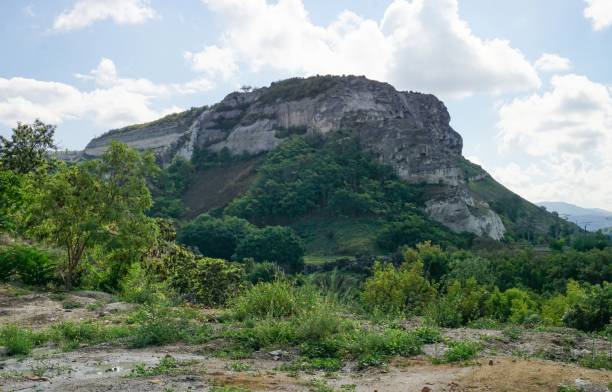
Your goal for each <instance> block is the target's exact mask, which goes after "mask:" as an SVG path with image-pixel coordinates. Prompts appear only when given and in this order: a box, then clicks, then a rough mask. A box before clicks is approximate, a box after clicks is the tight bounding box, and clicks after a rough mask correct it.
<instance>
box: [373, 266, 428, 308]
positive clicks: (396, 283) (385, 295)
mask: <svg viewBox="0 0 612 392" xmlns="http://www.w3.org/2000/svg"><path fill="white" fill-rule="evenodd" d="M435 294H436V290H435V288H434V287H432V286H431V285H430V283H429V282H428V281H427V279H425V277H424V276H423V262H422V261H421V260H420V259H419V258H418V257H417V258H414V259H413V258H412V255H408V257H407V260H406V261H405V262H404V263H403V264H402V265H401V267H400V268H395V267H394V266H393V265H392V264H385V265H382V264H381V263H379V262H376V263H375V264H374V270H373V275H372V276H371V277H370V278H368V279H367V280H366V282H365V284H364V288H363V292H362V299H363V302H364V304H365V305H366V306H367V307H368V308H370V309H371V310H376V311H382V312H387V313H399V312H413V313H414V312H419V311H421V310H422V309H424V308H425V306H427V304H429V303H430V302H431V301H432V300H433V299H434V297H435Z"/></svg>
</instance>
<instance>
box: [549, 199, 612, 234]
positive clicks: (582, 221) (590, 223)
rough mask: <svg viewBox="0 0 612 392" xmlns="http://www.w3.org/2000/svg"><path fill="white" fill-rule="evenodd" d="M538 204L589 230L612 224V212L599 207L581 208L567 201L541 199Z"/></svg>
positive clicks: (603, 227) (604, 227)
mask: <svg viewBox="0 0 612 392" xmlns="http://www.w3.org/2000/svg"><path fill="white" fill-rule="evenodd" d="M538 205H540V206H543V207H546V209H547V210H549V211H554V212H556V213H558V214H559V215H560V216H561V217H563V218H565V219H567V220H569V221H570V222H574V223H575V224H577V225H578V226H580V227H582V228H586V230H589V231H597V230H600V229H606V228H610V227H611V226H612V212H610V211H606V210H602V209H600V208H582V207H579V206H576V205H573V204H569V203H564V202H552V201H543V202H540V203H538Z"/></svg>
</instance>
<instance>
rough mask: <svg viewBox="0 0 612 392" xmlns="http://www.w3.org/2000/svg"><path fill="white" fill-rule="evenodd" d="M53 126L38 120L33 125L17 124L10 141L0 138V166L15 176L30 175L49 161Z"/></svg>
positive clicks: (53, 132)
mask: <svg viewBox="0 0 612 392" xmlns="http://www.w3.org/2000/svg"><path fill="white" fill-rule="evenodd" d="M54 134H55V126H54V125H48V124H45V123H43V122H42V121H40V120H36V121H34V123H33V124H23V123H20V122H19V123H17V128H13V134H12V135H11V138H10V139H7V138H5V137H3V136H0V166H1V167H2V168H3V169H5V170H12V171H13V172H14V173H17V174H25V173H30V172H32V171H33V170H34V169H36V168H37V167H39V166H41V165H43V164H45V163H46V162H48V161H49V159H50V156H49V152H50V150H54V149H56V146H55V144H54V142H53V135H54Z"/></svg>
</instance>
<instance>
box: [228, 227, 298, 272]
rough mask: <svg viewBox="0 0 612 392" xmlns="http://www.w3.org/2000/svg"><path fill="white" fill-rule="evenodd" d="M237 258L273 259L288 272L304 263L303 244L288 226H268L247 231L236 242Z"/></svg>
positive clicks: (295, 269)
mask: <svg viewBox="0 0 612 392" xmlns="http://www.w3.org/2000/svg"><path fill="white" fill-rule="evenodd" d="M236 257H237V258H238V259H239V260H242V259H246V258H253V259H255V261H258V262H262V261H274V262H276V263H278V264H279V265H280V266H281V267H283V268H284V269H285V270H287V271H288V272H296V271H299V270H301V269H302V267H303V265H304V260H303V257H304V245H303V244H302V240H301V239H300V237H298V236H297V234H295V232H294V231H293V230H291V229H290V228H288V227H281V226H269V227H265V228H263V229H260V230H254V231H249V232H248V233H247V235H246V236H245V237H244V239H242V240H241V241H240V242H239V243H238V247H237V248H236Z"/></svg>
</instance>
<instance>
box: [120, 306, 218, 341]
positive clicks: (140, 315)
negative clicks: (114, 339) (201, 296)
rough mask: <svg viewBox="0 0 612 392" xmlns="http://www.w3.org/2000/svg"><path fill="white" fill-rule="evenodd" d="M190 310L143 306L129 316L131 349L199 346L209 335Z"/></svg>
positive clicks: (207, 327) (208, 328) (208, 330)
mask: <svg viewBox="0 0 612 392" xmlns="http://www.w3.org/2000/svg"><path fill="white" fill-rule="evenodd" d="M195 317H196V315H195V314H194V311H192V310H190V309H180V308H179V309H172V308H167V307H160V306H150V307H145V308H143V309H141V310H140V311H138V312H137V313H136V314H135V315H133V316H132V318H131V320H130V321H131V322H132V323H134V324H135V328H134V330H133V331H132V333H131V335H130V337H129V343H130V346H132V347H147V346H162V345H164V344H170V343H175V342H179V341H182V342H186V343H202V342H205V341H206V340H207V339H208V338H209V336H210V327H209V326H208V325H206V324H203V323H202V321H201V320H194V319H195Z"/></svg>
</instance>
